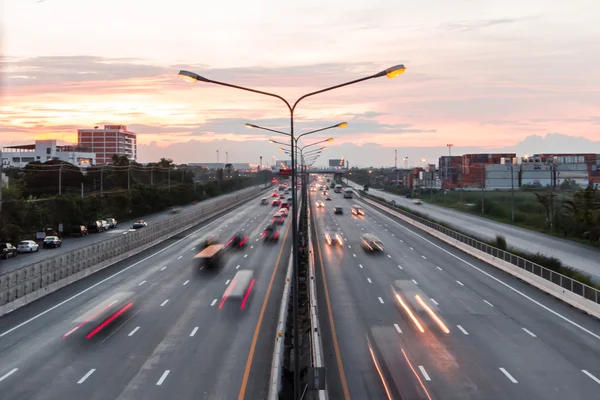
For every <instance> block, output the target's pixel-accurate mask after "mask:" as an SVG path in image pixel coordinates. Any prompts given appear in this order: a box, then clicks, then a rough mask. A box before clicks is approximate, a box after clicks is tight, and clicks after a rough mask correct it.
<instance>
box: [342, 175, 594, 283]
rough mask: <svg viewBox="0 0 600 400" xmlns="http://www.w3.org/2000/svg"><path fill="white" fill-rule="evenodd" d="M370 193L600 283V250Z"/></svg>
mask: <svg viewBox="0 0 600 400" xmlns="http://www.w3.org/2000/svg"><path fill="white" fill-rule="evenodd" d="M350 184H351V185H353V186H354V187H355V188H359V187H361V186H359V185H358V184H356V183H354V182H352V181H350ZM369 193H370V194H373V195H375V196H378V197H382V198H384V199H386V200H388V201H392V200H394V201H395V202H396V203H397V204H398V205H401V206H403V207H407V208H410V209H413V210H415V211H418V212H420V213H422V214H425V215H427V216H429V217H431V218H433V219H435V220H436V221H440V222H443V223H445V224H448V225H449V226H452V227H455V228H456V229H459V230H460V231H461V232H464V233H466V234H468V235H474V236H476V237H480V238H483V239H487V240H495V239H496V235H502V236H504V237H505V238H506V242H507V244H508V246H509V247H512V248H515V249H518V250H522V251H527V252H529V253H538V252H539V253H541V254H545V255H547V256H551V257H556V258H558V259H559V260H561V261H562V262H563V263H564V264H565V265H569V266H571V267H573V268H577V269H579V270H581V271H584V272H585V273H587V274H589V275H590V276H591V277H592V278H593V279H594V280H596V281H598V282H600V263H598V259H599V258H600V250H599V249H597V248H594V247H591V246H587V245H585V244H581V243H576V242H573V241H571V240H566V239H561V238H558V237H554V236H550V235H546V234H544V233H540V232H535V231H532V230H529V229H525V228H520V227H518V226H513V225H509V224H504V223H501V222H497V221H493V220H490V219H487V218H481V217H478V216H476V215H472V214H468V213H464V212H460V211H457V210H452V209H449V208H445V207H441V206H436V205H434V204H425V203H424V204H422V205H415V204H413V203H412V200H411V199H407V198H405V197H403V196H398V195H394V194H392V193H388V192H384V191H383V190H379V189H369Z"/></svg>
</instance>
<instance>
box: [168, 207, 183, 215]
mask: <svg viewBox="0 0 600 400" xmlns="http://www.w3.org/2000/svg"><path fill="white" fill-rule="evenodd" d="M170 211H171V214H179V213H180V212H181V207H179V206H173V207H171V209H170Z"/></svg>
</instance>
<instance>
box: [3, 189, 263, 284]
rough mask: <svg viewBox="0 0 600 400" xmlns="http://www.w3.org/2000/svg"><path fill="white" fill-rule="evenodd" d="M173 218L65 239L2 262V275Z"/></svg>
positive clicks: (126, 224) (187, 208) (156, 218)
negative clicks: (57, 244) (130, 230)
mask: <svg viewBox="0 0 600 400" xmlns="http://www.w3.org/2000/svg"><path fill="white" fill-rule="evenodd" d="M250 190H253V188H247V189H242V190H240V191H237V192H234V193H228V194H225V195H222V196H218V197H214V198H211V199H208V200H204V201H201V202H198V203H197V204H195V205H186V206H184V207H182V209H181V212H182V213H185V212H190V211H191V210H190V209H192V208H194V207H195V208H194V209H197V208H198V207H204V206H209V205H211V204H215V203H218V202H219V201H222V200H223V198H224V197H231V196H233V197H235V196H239V195H240V194H242V193H246V192H248V191H250ZM172 216H173V214H171V213H170V212H169V211H163V212H159V213H154V214H151V215H148V216H145V217H141V218H136V219H134V220H130V221H117V223H118V224H117V228H116V229H110V230H108V231H105V232H102V233H92V234H89V235H88V236H84V237H81V238H78V237H65V238H64V239H63V241H62V245H61V247H59V248H58V249H42V248H41V247H40V250H39V251H38V252H36V253H24V254H19V256H18V257H16V258H10V259H8V260H0V273H3V272H8V271H12V270H14V269H18V268H21V267H23V266H25V265H29V264H33V263H36V262H38V261H41V260H43V259H45V258H48V257H53V256H55V255H58V254H61V253H66V252H69V251H73V250H77V249H79V248H82V247H85V246H88V245H90V244H94V243H98V242H101V241H103V240H107V239H110V238H111V236H112V235H118V234H122V233H124V232H126V231H127V230H128V229H129V228H131V225H132V224H133V223H134V222H135V221H137V220H140V219H143V220H144V221H146V222H147V223H148V224H156V223H158V222H160V221H163V220H165V219H168V218H171V217H172ZM15 245H16V243H15Z"/></svg>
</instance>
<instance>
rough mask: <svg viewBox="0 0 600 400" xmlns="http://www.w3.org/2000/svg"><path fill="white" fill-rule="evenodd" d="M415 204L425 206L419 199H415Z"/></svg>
mask: <svg viewBox="0 0 600 400" xmlns="http://www.w3.org/2000/svg"><path fill="white" fill-rule="evenodd" d="M412 202H413V204H423V202H422V201H421V200H419V199H413V201H412Z"/></svg>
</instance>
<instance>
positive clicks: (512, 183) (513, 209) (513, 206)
mask: <svg viewBox="0 0 600 400" xmlns="http://www.w3.org/2000/svg"><path fill="white" fill-rule="evenodd" d="M510 188H511V190H510V192H511V197H512V200H511V205H510V211H511V221H512V223H513V224H514V223H515V173H514V168H513V162H512V160H510Z"/></svg>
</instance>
